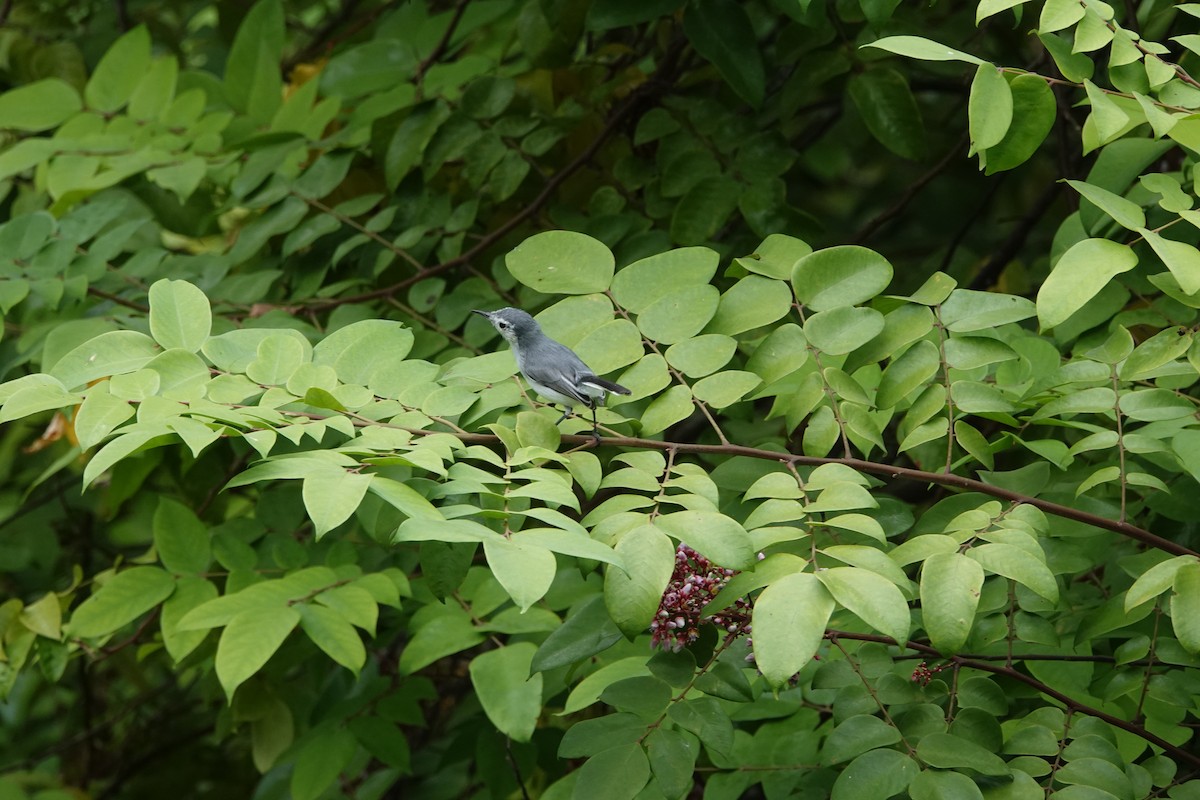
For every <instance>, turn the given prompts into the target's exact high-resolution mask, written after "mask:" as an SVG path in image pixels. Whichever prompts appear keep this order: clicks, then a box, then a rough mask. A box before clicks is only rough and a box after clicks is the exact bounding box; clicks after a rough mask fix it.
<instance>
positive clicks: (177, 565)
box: [153, 495, 212, 574]
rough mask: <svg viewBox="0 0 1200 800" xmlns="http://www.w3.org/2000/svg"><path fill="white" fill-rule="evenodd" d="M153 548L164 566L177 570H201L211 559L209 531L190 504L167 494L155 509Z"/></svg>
mask: <svg viewBox="0 0 1200 800" xmlns="http://www.w3.org/2000/svg"><path fill="white" fill-rule="evenodd" d="M153 527H154V549H155V550H156V551H158V559H159V561H161V562H162V564H163V566H164V567H166V568H167V569H169V570H171V571H172V572H174V573H176V574H189V573H198V572H204V571H205V570H207V569H208V565H209V563H210V562H211V561H212V546H211V544H210V534H209V532H208V529H207V528H206V527H205V525H204V523H203V522H201V521H200V518H199V517H197V516H196V514H195V512H193V511H192V510H191V509H190V508H188V507H187V506H185V505H183V504H182V503H180V502H179V501H177V500H174V499H172V498H170V497H167V496H165V495H164V496H161V497H159V499H158V507H157V508H156V509H155V510H154V523H153Z"/></svg>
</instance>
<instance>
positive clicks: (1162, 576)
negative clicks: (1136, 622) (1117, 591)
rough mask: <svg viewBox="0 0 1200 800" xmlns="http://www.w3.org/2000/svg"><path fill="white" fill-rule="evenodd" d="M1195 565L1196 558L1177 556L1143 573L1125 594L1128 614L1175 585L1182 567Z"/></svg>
mask: <svg viewBox="0 0 1200 800" xmlns="http://www.w3.org/2000/svg"><path fill="white" fill-rule="evenodd" d="M1195 563H1197V562H1196V557H1195V556H1176V557H1174V558H1168V559H1167V560H1166V561H1160V562H1159V563H1157V564H1155V565H1154V566H1152V567H1150V568H1149V569H1148V570H1146V571H1145V572H1143V573H1142V574H1141V575H1139V576H1138V579H1137V580H1136V581H1134V582H1133V585H1132V586H1130V587H1129V589H1128V590H1127V591H1126V592H1125V611H1126V613H1128V612H1129V611H1131V610H1133V609H1134V608H1136V607H1137V606H1140V605H1141V604H1142V603H1145V602H1147V601H1148V600H1153V599H1154V598H1156V597H1158V596H1159V595H1160V594H1162V593H1163V592H1165V591H1166V590H1167V589H1169V588H1170V587H1171V586H1172V585H1173V584H1174V583H1175V576H1176V575H1177V574H1178V573H1179V570H1180V569H1181V568H1182V567H1184V566H1186V565H1188V564H1195Z"/></svg>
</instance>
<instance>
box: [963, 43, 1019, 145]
mask: <svg viewBox="0 0 1200 800" xmlns="http://www.w3.org/2000/svg"><path fill="white" fill-rule="evenodd" d="M967 120H968V126H969V129H970V134H971V147H972V149H973V150H974V151H975V152H979V151H981V150H987V149H988V148H990V147H995V146H996V145H998V144H1000V142H1001V141H1003V139H1004V135H1005V134H1006V133H1008V129H1009V126H1011V125H1012V121H1013V93H1012V89H1011V88H1009V85H1008V81H1006V80H1005V79H1004V75H1003V73H1001V72H1000V71H999V70H998V69H996V67H995V66H994V65H992V64H980V65H979V67H978V69H976V70H975V78H974V80H972V81H971V96H970V100H969V102H968V104H967Z"/></svg>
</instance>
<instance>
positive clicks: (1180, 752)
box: [825, 630, 1200, 766]
mask: <svg viewBox="0 0 1200 800" xmlns="http://www.w3.org/2000/svg"><path fill="white" fill-rule="evenodd" d="M825 638H826V639H828V640H829V641H831V642H836V641H837V640H838V639H856V640H858V641H863V642H879V643H881V644H887V645H893V646H897V647H910V648H912V649H914V650H920V651H921V652H923V653H926V654H928V655H932V656H936V657H938V658H944V659H946V660H947V661H949V662H950V663H952V664H956V665H958V666H960V667H967V668H968V669H977V670H979V671H980V672H990V673H992V674H993V675H1002V676H1004V677H1006V678H1011V679H1012V680H1015V681H1019V682H1020V683H1023V684H1025V685H1026V686H1030V687H1032V688H1034V689H1036V690H1037V691H1039V692H1041V693H1042V694H1044V695H1046V696H1048V697H1050V698H1052V699H1054V700H1057V701H1058V702H1059V703H1062V704H1063V705H1064V706H1066V707H1067V708H1068V709H1069V710H1071V711H1075V712H1078V713H1080V714H1086V715H1087V716H1089V717H1095V718H1096V719H1099V720H1103V721H1104V722H1107V723H1108V724H1109V725H1112V726H1113V727H1115V728H1120V729H1121V730H1123V731H1126V732H1128V733H1132V734H1133V735H1134V736H1137V737H1138V738H1139V739H1144V740H1146V741H1147V742H1150V743H1151V744H1153V745H1154V746H1155V747H1159V748H1161V749H1162V750H1163V752H1165V753H1168V754H1170V755H1171V756H1172V757H1173V758H1175V759H1176V760H1178V761H1186V762H1188V763H1189V764H1192V765H1193V766H1200V755H1196V754H1195V753H1191V752H1189V751H1187V750H1184V749H1183V748H1181V747H1177V746H1175V745H1173V744H1171V743H1170V742H1168V741H1167V740H1166V739H1163V738H1161V737H1159V736H1158V735H1156V734H1154V733H1151V732H1150V731H1148V730H1146V729H1145V728H1143V727H1141V726H1139V725H1135V724H1134V723H1132V722H1129V721H1128V720H1123V719H1121V718H1120V717H1115V716H1113V715H1112V714H1109V713H1107V712H1105V711H1101V710H1100V709H1098V708H1092V707H1091V706H1089V705H1085V704H1084V703H1081V702H1079V701H1078V700H1075V699H1073V698H1071V697H1068V696H1067V695H1065V694H1063V693H1062V692H1060V691H1058V690H1057V689H1054V688H1052V687H1050V686H1048V685H1046V684H1044V683H1042V682H1041V681H1039V680H1038V679H1037V678H1034V677H1031V676H1029V675H1026V674H1025V673H1023V672H1018V671H1017V670H1016V669H1013V668H1012V667H1004V666H998V665H996V664H989V663H987V662H985V661H976V660H973V659H970V658H964V657H963V656H944V655H942V654H941V653H940V652H938V650H937V648H935V647H930V646H929V645H924V644H918V643H916V642H908V643H907V644H904V645H900V644H899V643H898V642H897V641H896V640H895V639H893V638H892V637H890V636H881V635H879V634H873V633H848V632H846V631H838V630H827V631H825Z"/></svg>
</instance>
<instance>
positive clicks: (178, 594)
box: [160, 577, 217, 664]
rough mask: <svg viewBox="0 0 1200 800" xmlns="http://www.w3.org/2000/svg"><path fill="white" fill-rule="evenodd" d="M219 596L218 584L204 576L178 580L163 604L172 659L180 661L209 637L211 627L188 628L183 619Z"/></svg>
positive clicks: (166, 643) (163, 625) (163, 627)
mask: <svg viewBox="0 0 1200 800" xmlns="http://www.w3.org/2000/svg"><path fill="white" fill-rule="evenodd" d="M216 597H217V587H216V586H214V585H213V584H212V583H211V582H210V581H208V580H205V579H204V578H197V577H183V578H180V579H179V580H178V581H176V583H175V591H174V592H172V593H171V596H170V597H168V598H167V599H166V601H165V602H164V603H163V605H162V620H161V624H160V628H161V630H162V638H163V645H164V646H165V647H166V648H167V653H168V654H169V655H170V656H171V659H172V660H173V661H174V662H175V663H176V664H178V663H179V662H180V661H182V660H183V659H184V658H186V657H187V656H188V655H189V654H190V653H191V652H192V651H193V650H195V649H196V648H197V647H199V646H200V643H201V642H203V641H204V638H205V637H206V636H208V631H209V629H208V628H199V629H196V630H184V629H182V628H180V627H179V621H180V620H181V619H183V617H184V615H185V614H187V613H188V612H189V611H191V610H192V609H193V608H196V607H198V606H200V605H202V604H204V603H206V602H208V601H209V600H213V599H215V598H216Z"/></svg>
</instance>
